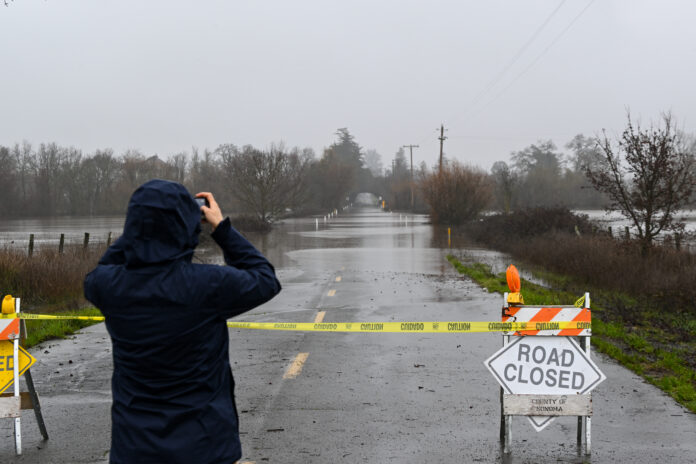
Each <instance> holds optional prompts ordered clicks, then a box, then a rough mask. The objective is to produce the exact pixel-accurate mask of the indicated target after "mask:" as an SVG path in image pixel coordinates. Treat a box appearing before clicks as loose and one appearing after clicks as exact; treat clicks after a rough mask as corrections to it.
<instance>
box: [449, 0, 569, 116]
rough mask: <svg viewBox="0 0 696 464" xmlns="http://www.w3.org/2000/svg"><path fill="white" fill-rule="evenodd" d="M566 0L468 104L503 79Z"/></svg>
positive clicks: (474, 101)
mask: <svg viewBox="0 0 696 464" xmlns="http://www.w3.org/2000/svg"><path fill="white" fill-rule="evenodd" d="M566 1H567V0H562V1H561V3H559V4H558V6H557V7H556V8H555V9H554V10H553V11H552V12H551V14H549V15H548V16H547V17H546V19H545V20H544V22H543V23H541V25H540V26H539V27H538V28H537V29H536V31H534V33H533V34H532V35H531V36H530V37H529V39H527V41H526V42H525V43H524V45H522V47H520V49H519V50H518V51H517V53H515V55H514V56H513V57H512V59H511V60H510V61H509V62H508V64H507V65H505V67H504V68H503V69H501V70H500V72H498V74H496V76H495V77H494V78H493V79H491V81H490V82H489V83H488V84H487V85H486V87H484V88H483V89H482V90H481V91H480V92H479V93H478V94H477V95H476V96H475V97H474V98H473V99H472V100H471V102H469V105H467V106H471V105H474V104H476V102H478V100H479V98H481V97H482V96H483V95H485V94H486V93H487V92H488V91H490V90H491V89H492V88H493V87H495V85H496V84H497V83H498V82H500V79H502V77H503V76H504V75H505V73H506V72H507V71H508V70H509V69H510V68H511V67H512V66H513V65H514V64H515V63H517V61H518V60H519V59H520V58H521V57H522V54H523V53H524V52H525V51H526V50H527V48H529V46H530V45H531V44H532V42H534V39H536V38H537V37H538V36H539V34H540V33H541V31H543V30H544V28H545V27H546V26H547V25H548V24H549V22H551V19H552V18H553V17H554V16H555V15H556V13H558V10H560V9H561V7H562V6H563V4H564V3H565V2H566ZM450 123H451V121H450Z"/></svg>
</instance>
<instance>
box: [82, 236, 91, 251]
mask: <svg viewBox="0 0 696 464" xmlns="http://www.w3.org/2000/svg"><path fill="white" fill-rule="evenodd" d="M88 245H89V232H85V242H84V243H83V245H82V248H83V249H85V250H86V249H87V246H88Z"/></svg>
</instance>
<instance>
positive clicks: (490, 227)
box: [449, 209, 696, 412]
mask: <svg viewBox="0 0 696 464" xmlns="http://www.w3.org/2000/svg"><path fill="white" fill-rule="evenodd" d="M466 235H467V237H468V238H469V239H473V240H475V241H476V242H478V243H481V244H484V245H485V246H487V247H489V248H493V249H497V250H500V251H503V252H505V253H508V254H509V255H510V256H511V257H512V259H514V260H516V263H515V264H516V265H518V267H522V268H524V269H526V270H528V271H531V272H532V273H533V275H534V276H535V277H536V278H538V279H540V281H543V282H545V283H546V284H547V286H541V285H537V284H532V283H531V282H527V281H524V282H523V284H522V294H523V295H524V299H525V303H526V304H537V303H538V304H572V303H573V302H575V301H576V300H577V298H578V297H580V296H582V295H583V294H584V293H585V292H590V296H591V301H592V305H591V307H592V314H593V319H592V324H593V326H592V329H593V330H592V333H593V337H592V342H593V344H594V345H595V346H596V347H597V349H598V350H599V351H601V352H603V353H605V354H607V355H609V356H611V357H612V358H614V359H616V360H617V361H618V362H619V363H621V364H622V365H624V366H626V367H627V368H629V369H631V370H632V371H634V372H635V373H637V374H639V375H641V376H642V377H643V378H644V379H646V380H647V381H648V382H650V383H652V384H654V385H657V386H658V387H660V388H661V389H663V390H664V391H665V392H667V393H669V394H670V395H671V396H672V397H673V398H675V399H676V400H677V401H679V402H680V403H681V404H682V405H684V406H685V407H686V408H688V409H689V410H690V411H692V412H696V285H694V284H693V282H695V281H696V280H695V279H696V257H695V256H694V255H692V254H691V253H688V252H686V251H680V250H676V249H674V248H670V247H664V246H654V247H652V248H651V249H650V252H649V253H648V254H645V253H644V252H643V250H644V248H643V243H642V242H641V241H640V240H630V239H629V240H626V239H619V240H617V239H614V238H612V237H610V236H609V235H608V234H607V233H606V232H604V231H600V230H598V229H597V228H596V227H595V226H594V225H593V224H592V223H591V222H590V221H589V220H588V219H587V218H586V217H584V216H577V215H574V214H572V213H571V212H569V211H567V210H565V209H549V210H547V209H534V210H528V211H519V212H517V213H515V214H509V215H496V216H490V217H488V218H485V219H484V220H482V221H478V222H474V223H471V224H470V225H469V227H468V228H467V230H466ZM449 259H450V262H452V264H453V265H454V266H455V267H456V268H457V269H458V271H459V272H461V273H464V274H466V275H468V276H469V277H471V278H472V279H473V280H474V281H476V282H477V283H479V284H480V285H481V286H483V287H484V288H486V289H488V290H489V291H491V292H498V293H503V292H505V291H508V290H507V284H506V280H505V275H504V273H501V274H499V275H494V274H492V273H491V271H490V268H489V267H488V266H486V265H484V264H482V263H476V262H470V261H467V258H466V255H460V256H454V255H451V256H450V257H449Z"/></svg>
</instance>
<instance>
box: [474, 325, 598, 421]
mask: <svg viewBox="0 0 696 464" xmlns="http://www.w3.org/2000/svg"><path fill="white" fill-rule="evenodd" d="M484 364H485V365H486V367H487V368H488V369H489V370H490V371H491V373H492V374H493V376H494V377H495V378H496V380H497V381H498V383H499V384H500V385H501V386H502V387H503V390H505V392H506V393H510V394H517V395H535V394H536V395H572V394H579V395H582V394H587V393H589V392H591V391H592V390H593V389H594V388H595V387H596V386H597V385H599V384H600V383H601V382H602V381H604V379H606V376H605V375H604V373H602V371H600V370H599V368H598V367H597V365H596V364H595V363H594V362H592V360H591V359H590V358H589V356H588V355H587V353H585V351H583V349H582V348H580V346H579V345H578V344H577V342H575V341H574V340H573V339H571V338H569V337H515V341H513V342H512V343H509V344H507V345H505V346H504V347H502V348H501V349H500V350H498V351H497V352H496V353H495V354H494V355H493V356H491V357H490V358H488V359H487V360H486V361H485V362H484ZM553 419H554V417H553V416H529V421H530V422H531V423H532V425H533V426H534V428H535V429H536V430H537V432H538V431H540V430H542V429H543V428H544V427H546V426H547V425H549V424H550V423H551V421H552V420H553Z"/></svg>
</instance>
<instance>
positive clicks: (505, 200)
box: [491, 161, 518, 213]
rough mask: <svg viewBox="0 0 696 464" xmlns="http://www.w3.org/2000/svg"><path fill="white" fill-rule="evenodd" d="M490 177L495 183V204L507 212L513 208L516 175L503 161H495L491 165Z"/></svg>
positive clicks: (516, 181)
mask: <svg viewBox="0 0 696 464" xmlns="http://www.w3.org/2000/svg"><path fill="white" fill-rule="evenodd" d="M491 177H492V179H493V182H494V183H495V189H494V193H495V200H496V203H497V205H496V206H497V207H498V208H500V210H501V211H503V212H504V213H509V212H510V211H511V210H512V208H513V201H514V189H515V187H516V186H517V183H518V179H517V176H516V175H515V172H514V171H512V170H511V169H510V166H508V164H507V163H506V162H505V161H496V162H495V163H493V166H492V167H491Z"/></svg>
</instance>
